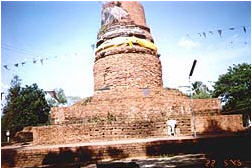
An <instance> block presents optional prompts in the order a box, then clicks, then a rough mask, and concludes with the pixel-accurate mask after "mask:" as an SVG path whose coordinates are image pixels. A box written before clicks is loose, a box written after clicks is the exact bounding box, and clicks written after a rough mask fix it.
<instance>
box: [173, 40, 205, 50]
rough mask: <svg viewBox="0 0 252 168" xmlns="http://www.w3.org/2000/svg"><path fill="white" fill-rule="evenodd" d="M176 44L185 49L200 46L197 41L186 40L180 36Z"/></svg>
mask: <svg viewBox="0 0 252 168" xmlns="http://www.w3.org/2000/svg"><path fill="white" fill-rule="evenodd" d="M178 45H179V46H180V47H183V48H186V49H192V48H196V47H199V46H200V44H199V43H198V42H194V41H192V40H188V39H185V38H182V39H181V40H179V42H178Z"/></svg>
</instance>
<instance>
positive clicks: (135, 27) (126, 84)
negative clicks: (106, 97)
mask: <svg viewBox="0 0 252 168" xmlns="http://www.w3.org/2000/svg"><path fill="white" fill-rule="evenodd" d="M96 47H97V49H96V54H95V64H94V83H95V85H94V89H95V91H97V90H100V89H102V88H109V89H113V88H156V87H162V72H161V63H160V60H159V58H158V55H157V50H156V47H155V45H154V42H153V38H152V37H151V34H150V29H149V28H148V27H147V25H146V20H145V15H144V9H143V7H142V5H141V4H140V3H139V2H125V1H121V2H107V3H106V4H105V5H103V9H102V21H101V28H100V31H99V33H98V36H97V44H96Z"/></svg>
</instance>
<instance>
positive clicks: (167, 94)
mask: <svg viewBox="0 0 252 168" xmlns="http://www.w3.org/2000/svg"><path fill="white" fill-rule="evenodd" d="M93 72H94V95H93V96H92V97H90V98H88V99H85V100H83V101H81V102H79V103H76V104H75V105H72V106H70V107H57V108H52V110H51V123H52V126H45V127H36V128H34V129H33V138H34V143H35V144H46V143H49V144H57V143H69V142H88V141H90V140H92V141H93V140H114V139H123V138H142V137H145V136H148V137H151V136H161V137H163V136H167V134H166V133H167V132H166V130H167V125H166V121H167V120H176V121H177V128H176V129H177V131H178V135H190V134H191V133H192V128H193V127H192V123H193V122H192V119H193V116H194V115H193V114H195V116H196V117H200V116H203V119H200V120H199V118H197V122H196V123H197V124H198V123H199V125H200V127H202V128H203V127H205V126H206V125H207V123H206V122H205V120H206V119H211V118H212V116H216V117H217V118H216V119H217V120H218V122H222V121H226V120H221V119H222V117H219V118H218V116H219V115H220V101H219V99H194V100H193V102H192V101H191V99H190V98H189V97H188V96H186V95H184V94H183V93H181V92H179V91H178V90H175V89H164V88H163V83H162V67H161V62H160V59H159V55H158V52H157V47H156V46H155V44H154V40H153V38H152V36H151V33H150V29H149V27H148V26H147V24H146V20H145V15H144V10H143V7H142V5H141V4H140V3H139V2H133V1H130V2H126V1H120V2H117V1H113V2H106V3H105V4H104V5H103V8H102V19H101V28H100V31H99V33H98V35H97V43H96V52H95V62H94V69H93ZM233 119H234V122H236V123H238V122H239V121H240V120H239V119H240V118H239V117H238V118H237V117H236V116H235V117H234V118H233ZM104 122H105V123H106V122H111V123H112V124H100V123H104ZM220 125H221V127H222V126H225V125H228V123H226V122H225V123H224V124H223V123H220ZM231 127H232V126H231Z"/></svg>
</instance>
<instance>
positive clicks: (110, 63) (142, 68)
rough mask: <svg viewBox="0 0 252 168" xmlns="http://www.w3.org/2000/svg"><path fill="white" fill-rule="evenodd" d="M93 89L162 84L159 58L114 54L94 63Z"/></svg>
mask: <svg viewBox="0 0 252 168" xmlns="http://www.w3.org/2000/svg"><path fill="white" fill-rule="evenodd" d="M94 83H95V85H94V87H95V91H96V90H99V89H101V88H102V87H104V86H107V87H109V88H110V89H113V88H153V87H161V86H162V72H161V63H160V60H159V59H158V58H157V57H156V56H154V55H150V54H141V53H126V54H115V55H110V56H107V57H105V58H102V59H99V60H98V61H96V62H95V64H94Z"/></svg>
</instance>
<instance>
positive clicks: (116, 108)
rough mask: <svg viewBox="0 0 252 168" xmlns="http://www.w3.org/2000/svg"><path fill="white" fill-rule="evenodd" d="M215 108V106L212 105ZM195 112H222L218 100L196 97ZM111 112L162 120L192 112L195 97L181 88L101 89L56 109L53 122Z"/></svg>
mask: <svg viewBox="0 0 252 168" xmlns="http://www.w3.org/2000/svg"><path fill="white" fill-rule="evenodd" d="M211 107H212V108H211ZM193 110H194V112H195V113H196V114H200V115H215V114H219V111H220V101H219V100H218V99H204V100H198V99H195V100H194V108H193ZM108 115H112V116H113V117H115V118H117V119H120V118H122V119H123V120H125V121H127V120H132V119H135V120H139V119H140V120H144V119H151V120H156V121H158V120H159V119H160V118H168V117H169V116H171V115H192V112H191V100H190V99H189V98H188V97H187V96H185V95H183V94H182V93H181V92H179V91H177V90H167V89H163V88H155V89H124V90H123V89H113V90H107V91H97V92H96V93H95V95H94V96H93V98H92V99H91V101H90V102H88V103H87V104H83V102H82V103H81V102H80V103H77V104H75V105H73V106H71V107H60V108H53V109H52V113H51V117H52V123H55V124H62V123H69V122H74V121H76V120H86V121H87V120H88V119H89V118H92V117H98V118H104V117H105V118H106V117H107V116H108Z"/></svg>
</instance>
